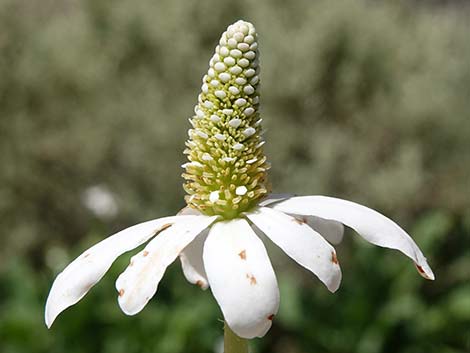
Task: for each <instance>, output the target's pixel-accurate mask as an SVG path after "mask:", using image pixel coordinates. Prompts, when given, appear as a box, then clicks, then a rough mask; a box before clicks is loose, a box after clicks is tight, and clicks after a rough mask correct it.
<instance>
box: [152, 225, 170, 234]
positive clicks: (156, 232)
mask: <svg viewBox="0 0 470 353" xmlns="http://www.w3.org/2000/svg"><path fill="white" fill-rule="evenodd" d="M172 225H173V223H166V224H164V225H162V226H161V227H160V228H158V229H157V230H156V231H155V235H158V234H160V233H161V232H163V231H164V230H166V229H168V228H170V227H171V226H172Z"/></svg>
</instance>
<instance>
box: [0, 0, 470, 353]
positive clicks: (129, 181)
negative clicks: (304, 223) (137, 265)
mask: <svg viewBox="0 0 470 353" xmlns="http://www.w3.org/2000/svg"><path fill="white" fill-rule="evenodd" d="M468 16H470V12H469V9H468V8H466V7H465V6H462V5H458V6H455V7H454V6H448V2H446V6H441V5H440V4H439V3H437V4H436V2H435V1H433V2H431V1H429V2H415V1H413V2H401V1H398V2H397V1H393V2H392V1H390V2H387V1H366V0H361V1H307V0H304V1H298V0H294V1H285V2H284V1H267V0H263V1H261V0H260V1H256V2H255V1H247V0H246V1H245V0H240V1H237V2H233V1H231V2H222V1H216V0H212V1H198V2H189V1H188V2H186V1H170V0H164V1H152V0H143V1H138V2H133V1H128V0H117V1H113V2H108V1H104V0H103V1H97V0H86V1H58V0H56V1H52V0H44V1H37V2H33V1H26V0H1V1H0V237H1V244H2V246H1V247H0V352H1V353H20V352H28V353H42V352H49V353H59V352H60V353H62V352H68V353H78V352H103V353H134V352H135V353H137V352H158V353H180V352H185V353H192V352H213V351H217V349H218V348H217V347H218V346H220V343H221V339H222V327H223V325H222V323H221V321H220V319H221V318H222V317H221V314H220V312H219V309H218V307H217V305H216V303H215V301H214V299H213V298H212V296H211V294H210V292H209V291H208V292H202V291H200V290H199V289H198V288H195V287H193V286H190V285H189V284H188V283H186V282H185V280H184V278H183V276H182V273H181V270H180V268H179V264H178V263H175V264H174V265H173V266H171V267H170V269H169V270H168V272H167V274H166V276H165V278H164V280H163V282H162V283H161V284H160V287H159V292H158V294H157V296H156V297H155V298H154V299H153V300H152V301H151V302H150V304H149V305H148V306H147V307H146V309H145V310H144V311H143V312H142V313H141V314H139V315H138V316H135V317H126V316H125V315H124V314H122V313H121V312H120V310H119V308H118V306H117V303H116V292H115V289H114V286H113V284H114V280H115V278H116V277H117V275H118V274H119V273H120V271H122V270H123V269H124V267H125V264H127V262H128V258H129V255H124V256H123V257H122V258H121V259H120V260H119V261H117V263H116V264H115V265H114V266H113V267H112V269H111V271H110V273H108V274H107V275H106V277H105V279H104V280H103V281H102V282H101V283H100V284H99V285H97V286H96V287H95V288H94V289H93V290H92V291H91V292H90V293H89V295H88V296H87V297H86V298H85V299H84V300H83V301H82V302H80V304H78V305H76V306H75V307H73V308H71V309H69V310H67V311H66V312H64V313H63V314H62V316H61V317H60V318H59V319H58V320H57V322H56V323H55V325H54V326H53V328H52V329H51V330H50V331H48V330H47V329H46V328H45V325H44V324H43V307H44V302H45V298H46V296H47V292H48V290H49V287H50V285H51V283H52V280H53V278H54V276H55V275H56V274H57V273H58V272H59V271H60V270H61V269H62V268H63V267H64V266H65V265H66V264H67V263H68V262H69V261H70V260H71V259H73V258H74V256H76V255H78V254H79V253H80V252H81V251H83V250H84V249H85V248H87V247H88V246H90V245H91V244H93V243H94V242H96V241H98V240H99V239H101V238H103V237H104V236H106V235H107V234H111V233H113V232H114V231H116V230H119V229H122V228H124V227H126V226H129V225H131V224H134V223H137V222H140V221H143V220H147V219H150V218H156V217H160V216H164V215H171V214H174V213H175V212H176V211H177V210H178V209H179V208H181V207H182V206H183V191H182V188H181V179H180V178H179V177H178V176H179V174H180V173H181V170H180V164H181V163H183V161H184V158H183V155H182V154H181V151H182V149H183V142H184V140H185V137H186V130H187V128H188V125H189V124H188V122H187V118H188V117H189V116H190V115H191V114H192V109H193V106H194V104H195V102H196V97H197V94H198V93H199V92H198V91H199V86H200V80H201V77H202V75H203V73H204V72H205V71H206V69H207V62H208V60H209V58H210V56H211V55H212V51H213V48H214V47H215V45H216V43H217V40H218V38H219V35H220V34H221V33H222V31H223V30H224V29H225V27H226V26H227V25H228V24H230V23H232V22H234V21H235V20H237V19H238V18H244V19H246V20H249V21H252V22H253V23H254V24H255V26H256V27H257V29H258V31H259V33H260V48H261V55H262V58H261V63H262V76H261V77H262V115H263V117H264V121H265V127H266V128H267V129H268V132H267V136H266V137H267V139H268V143H267V145H266V151H267V154H268V156H269V158H270V160H271V162H272V164H273V168H272V173H271V179H272V182H273V186H274V191H275V192H293V193H297V194H327V195H333V196H337V197H342V198H347V199H351V200H354V201H357V202H360V203H365V204H366V205H369V206H371V207H374V208H376V209H378V210H380V211H381V212H383V213H385V214H387V215H389V216H390V217H392V218H394V219H395V220H397V221H398V222H399V223H400V224H401V225H403V226H404V227H405V228H406V229H407V230H409V232H410V233H411V234H412V235H413V237H414V238H415V239H416V241H417V242H418V244H419V245H420V246H421V247H422V249H423V251H424V252H425V254H426V255H427V256H428V259H429V261H430V264H431V266H432V267H433V268H434V269H435V273H436V277H437V280H436V281H435V282H432V283H431V282H427V281H424V280H422V279H421V278H420V277H419V276H418V275H417V274H416V272H415V270H414V268H413V266H412V264H411V263H410V261H408V260H407V259H405V258H404V257H403V256H401V255H399V254H398V253H396V252H394V251H389V250H385V249H379V248H376V247H373V246H370V245H369V244H366V243H365V242H364V241H362V240H361V239H360V238H359V237H357V236H356V235H355V234H354V233H353V232H351V231H350V232H348V233H347V234H346V239H345V241H344V242H343V244H341V245H340V246H339V248H338V254H339V257H340V261H341V264H342V268H343V274H344V281H343V284H342V287H341V289H340V290H339V292H338V293H337V294H334V295H332V294H330V293H329V292H328V291H327V290H326V289H325V288H324V287H323V286H322V285H321V284H320V283H319V281H317V280H316V279H315V278H314V277H313V276H311V275H310V274H309V273H307V272H306V271H303V270H301V269H300V268H298V267H297V266H296V265H294V264H293V263H292V262H291V261H290V260H289V259H288V258H287V257H285V256H284V255H283V254H281V252H280V251H279V250H277V249H274V248H272V249H270V250H271V252H270V253H271V254H272V260H273V263H274V266H275V268H276V271H277V273H278V279H279V282H280V286H281V296H282V298H281V309H280V313H279V315H278V316H277V317H276V319H275V321H274V326H273V328H272V329H271V331H270V332H269V333H268V335H267V336H266V337H265V338H264V339H262V340H254V341H253V342H252V348H253V352H259V353H262V352H276V353H281V352H282V353H303V352H331V353H333V352H336V353H348V352H360V353H385V352H404V353H419V352H429V353H434V352H436V353H437V352H439V353H457V352H459V353H460V352H469V351H470V331H469V328H470V237H469V234H470V202H469V190H470V167H469V166H470V100H469V98H470V41H469V40H468V34H469V33H470V32H469V31H470V25H469V22H468ZM96 185H99V186H101V187H103V188H106V189H108V190H109V191H110V192H111V193H112V194H113V195H114V197H115V199H116V202H117V205H118V209H119V211H118V213H117V214H116V215H115V216H112V217H107V218H103V217H101V218H100V217H97V216H95V215H94V214H93V213H92V212H91V211H90V210H89V209H87V208H86V207H85V206H84V203H83V201H82V200H83V194H84V192H85V190H87V188H89V187H92V186H96Z"/></svg>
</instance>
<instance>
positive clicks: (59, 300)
mask: <svg viewBox="0 0 470 353" xmlns="http://www.w3.org/2000/svg"><path fill="white" fill-rule="evenodd" d="M219 43H220V45H219V46H218V47H217V49H216V54H215V55H214V56H213V58H212V59H211V63H210V66H211V67H210V68H209V71H208V74H207V75H206V76H204V83H203V86H202V93H201V95H200V96H199V103H198V105H197V106H196V108H195V112H196V115H195V116H194V117H193V119H192V123H193V127H194V130H191V133H190V134H189V136H190V138H189V140H188V141H187V143H186V146H187V147H188V149H187V150H186V151H185V153H186V154H187V155H188V159H189V162H188V163H185V164H184V165H183V168H184V169H185V173H184V174H183V176H184V178H185V180H186V183H185V190H186V191H187V193H188V195H187V198H186V201H187V203H188V207H187V208H185V209H183V210H182V211H181V212H180V214H178V215H176V216H173V217H164V218H160V219H156V220H151V221H148V222H144V223H141V224H138V225H135V226H133V227H130V228H127V229H125V230H123V231H121V232H119V233H116V234H114V235H112V236H110V237H109V238H106V239H104V240H103V241H101V242H99V243H98V244H96V245H94V246H93V247H91V248H90V249H88V250H86V251H85V252H84V253H83V254H81V255H80V256H79V257H78V258H77V259H75V260H74V261H73V262H72V263H71V264H69V265H68V266H67V267H66V268H65V270H64V271H63V272H62V273H60V274H59V275H58V276H57V278H56V280H55V282H54V284H53V285H52V288H51V291H50V293H49V297H48V299H47V303H46V312H45V321H46V324H47V326H48V327H50V326H51V325H52V323H53V321H54V320H55V318H56V317H57V315H59V314H60V313H61V312H62V311H63V310H65V309H66V308H68V307H69V306H71V305H73V304H75V303H77V302H78V301H79V300H80V299H81V298H83V296H84V295H85V294H86V293H87V292H88V291H89V290H90V289H91V287H93V286H94V285H95V284H96V283H97V282H98V281H99V280H100V279H101V278H102V277H103V276H104V274H105V273H106V271H107V270H108V269H109V268H110V266H111V264H112V263H113V262H114V261H115V260H116V258H117V257H118V256H120V255H121V254H123V253H125V252H127V251H130V250H132V249H134V248H136V247H138V246H139V245H141V244H144V243H146V242H148V244H147V245H146V247H145V248H144V249H143V250H142V251H141V252H139V253H138V254H136V255H135V256H133V257H132V259H131V261H130V264H129V266H128V267H127V269H126V270H125V271H124V272H123V273H122V274H121V275H120V276H119V278H118V279H117V281H116V289H117V291H118V301H119V305H120V307H121V309H122V310H123V311H124V313H126V314H128V315H134V314H137V313H138V312H140V311H141V310H142V309H143V308H144V307H145V305H146V304H147V303H148V302H149V300H150V299H151V298H152V297H153V296H154V295H155V293H156V291H157V288H158V284H159V282H160V280H161V279H162V277H163V274H164V273H165V270H166V268H167V267H168V266H169V265H170V264H171V263H172V262H173V261H175V259H176V258H177V257H179V258H180V260H181V264H182V268H183V272H184V275H185V277H186V278H187V280H188V281H189V282H191V283H193V284H196V285H198V286H200V287H201V288H203V289H206V288H208V287H210V288H211V291H212V293H213V295H214V297H215V299H216V300H217V302H218V304H219V306H220V308H221V310H222V313H223V315H224V318H225V320H226V322H227V324H228V325H229V326H230V327H231V329H232V330H233V331H234V332H235V333H236V334H237V335H239V336H240V337H244V338H253V337H261V336H263V335H264V334H265V333H266V332H267V331H268V330H269V328H270V327H271V323H272V320H273V318H274V316H275V315H276V313H277V311H278V307H279V289H278V285H277V280H276V275H275V273H274V270H273V267H272V265H271V261H270V260H269V257H268V254H267V252H266V249H265V247H264V244H263V242H262V241H261V239H260V238H259V237H258V235H257V232H262V233H264V234H265V235H266V236H267V237H268V238H269V239H271V240H272V241H273V242H274V243H275V244H276V245H277V246H279V247H280V248H281V249H282V250H283V251H284V252H285V253H286V254H287V255H288V256H290V257H291V258H292V259H294V260H295V261H296V262H297V263H298V264H300V265H301V266H303V267H305V268H306V269H308V270H309V271H311V272H312V273H313V274H314V275H316V276H317V277H318V279H319V280H320V281H321V282H323V283H324V284H325V286H326V287H327V288H328V289H329V290H330V291H331V292H335V291H336V290H337V289H338V287H339V285H340V282H341V270H340V267H339V262H338V259H337V256H336V252H335V249H334V248H333V246H332V245H331V244H337V243H339V242H340V241H341V239H342V237H343V230H344V228H343V224H344V225H346V226H348V227H350V228H352V229H354V230H355V231H356V232H357V233H359V234H360V235H361V236H362V237H363V238H364V239H366V240H367V241H369V242H371V243H373V244H375V245H378V246H382V247H387V248H391V249H397V250H399V251H401V252H402V253H403V254H405V255H406V256H408V257H409V258H411V259H412V260H413V261H414V263H415V264H416V267H417V269H418V271H419V273H420V274H421V275H422V276H423V277H425V278H428V279H434V275H433V273H432V270H431V268H430V267H429V266H428V264H427V262H426V258H425V257H424V256H423V254H422V252H421V251H420V249H419V248H418V246H417V245H416V244H415V242H414V241H413V240H412V239H411V237H410V236H409V235H408V234H407V233H406V232H405V231H404V230H403V229H401V228H400V227H399V226H398V225H397V224H395V223H394V222H393V221H391V220H390V219H388V218H386V217H385V216H383V215H381V214H380V213H378V212H376V211H374V210H372V209H369V208H367V207H364V206H361V205H358V204H356V203H353V202H350V201H345V200H341V199H337V198H331V197H326V196H303V197H290V196H286V195H269V191H268V190H269V184H268V183H267V182H266V180H267V170H268V169H269V163H268V162H267V161H266V157H265V156H264V153H263V151H262V146H263V144H264V141H263V140H262V138H261V131H262V130H261V126H260V123H261V119H260V118H259V112H258V105H259V95H258V82H259V79H258V76H257V74H258V71H259V70H258V62H257V42H256V32H255V30H254V27H253V26H252V25H251V24H250V23H247V22H243V21H239V22H237V23H235V24H234V25H232V26H229V28H228V29H227V31H226V32H225V33H224V34H223V35H222V38H221V40H220V42H219ZM222 61H223V62H224V65H218V64H219V63H221V62H222ZM235 63H239V65H235ZM216 65H217V66H216ZM231 65H232V66H231ZM227 66H228V67H227ZM234 67H237V68H239V69H237V70H231V69H230V68H234ZM241 67H243V68H244V69H241ZM216 69H217V70H216ZM230 70H231V71H230ZM221 71H222V72H221ZM224 74H225V75H224ZM217 75H218V76H217ZM215 77H219V78H220V79H221V80H222V81H223V82H224V83H226V84H225V86H223V89H224V91H223V92H224V93H225V94H221V93H217V94H216V87H219V86H221V84H220V82H219V81H217V80H216V79H215ZM247 78H250V85H249V89H243V87H242V86H244V85H245V84H246V83H247ZM231 87H234V88H236V89H234V88H231ZM246 87H248V86H245V88H246ZM217 92H218V91H217ZM209 103H210V104H209ZM214 117H216V118H217V119H215V118H214ZM234 121H236V124H235V123H234ZM248 130H249V132H250V133H249V134H248V133H246V132H247V131H248ZM221 136H223V138H221ZM235 146H237V148H235ZM209 152H210V154H208V153H209ZM208 156H209V157H211V158H208Z"/></svg>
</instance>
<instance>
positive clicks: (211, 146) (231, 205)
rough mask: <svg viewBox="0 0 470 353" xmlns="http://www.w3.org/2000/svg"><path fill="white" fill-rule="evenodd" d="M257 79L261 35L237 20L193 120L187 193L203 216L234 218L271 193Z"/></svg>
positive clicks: (215, 58) (212, 68)
mask: <svg viewBox="0 0 470 353" xmlns="http://www.w3.org/2000/svg"><path fill="white" fill-rule="evenodd" d="M258 75H259V59H258V42H257V34H256V30H255V28H254V27H253V25H252V24H251V23H248V22H244V21H238V22H236V23H234V24H233V25H231V26H229V27H228V28H227V31H225V32H224V33H223V34H222V37H221V38H220V41H219V45H218V46H217V47H216V48H215V54H214V55H213V56H212V58H211V59H210V61H209V70H208V72H207V74H206V75H204V77H203V79H202V82H203V83H202V87H201V91H202V92H201V94H200V95H199V99H198V104H197V105H196V106H195V108H194V112H195V115H194V116H193V117H192V119H190V122H191V125H192V126H193V128H192V129H190V130H189V131H188V135H189V140H188V141H187V142H186V146H187V149H186V150H185V153H186V154H187V155H188V159H189V163H185V164H184V165H183V167H184V168H185V169H186V172H185V173H183V177H184V178H185V180H186V183H185V184H184V189H185V190H186V192H187V193H188V196H187V197H186V202H187V204H188V205H189V206H190V207H194V208H195V209H197V210H199V211H201V212H202V213H204V214H207V215H214V214H216V215H221V216H222V217H223V218H224V219H231V218H234V217H237V216H238V215H240V214H241V213H242V212H244V211H246V210H249V209H250V208H252V207H254V206H255V205H256V204H257V202H258V201H259V200H260V199H261V198H262V197H263V196H265V195H266V194H267V193H268V187H267V185H266V179H267V178H266V177H267V173H266V171H267V170H268V169H269V165H268V163H267V162H266V157H265V155H264V153H263V150H262V146H263V144H264V141H263V139H262V138H261V134H260V132H261V119H260V117H259V112H258V106H259V92H258V85H259V76H258Z"/></svg>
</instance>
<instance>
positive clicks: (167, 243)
mask: <svg viewBox="0 0 470 353" xmlns="http://www.w3.org/2000/svg"><path fill="white" fill-rule="evenodd" d="M180 217H185V219H187V221H185V222H178V223H176V224H174V225H173V226H172V227H169V228H168V229H166V230H164V231H163V232H161V233H160V234H159V235H158V236H157V237H155V238H154V239H152V241H150V242H149V243H148V244H147V246H146V247H145V248H144V250H142V251H141V252H140V253H138V254H137V255H135V256H133V257H132V259H131V262H130V264H129V266H128V267H127V268H126V270H125V271H124V272H123V273H122V274H121V275H120V276H119V278H118V279H117V281H116V289H117V291H118V292H119V305H120V307H121V309H122V311H123V312H124V313H126V314H127V315H135V314H137V313H138V312H140V311H141V310H142V309H143V308H144V306H145V305H146V304H147V303H148V301H149V300H150V298H152V297H153V295H154V294H155V293H156V291H157V287H158V283H159V282H160V280H161V279H162V277H163V274H164V273H165V270H166V268H167V267H168V266H169V265H170V264H171V263H172V262H173V261H174V260H175V259H176V258H177V257H178V255H179V254H180V253H181V251H182V250H183V249H184V248H185V247H186V246H187V245H188V244H189V243H191V242H192V241H193V240H194V238H196V236H197V235H199V234H200V233H201V232H202V231H203V230H204V229H205V228H207V227H208V226H209V225H210V224H211V223H213V222H214V221H215V220H216V219H217V216H213V217H207V216H180Z"/></svg>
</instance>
